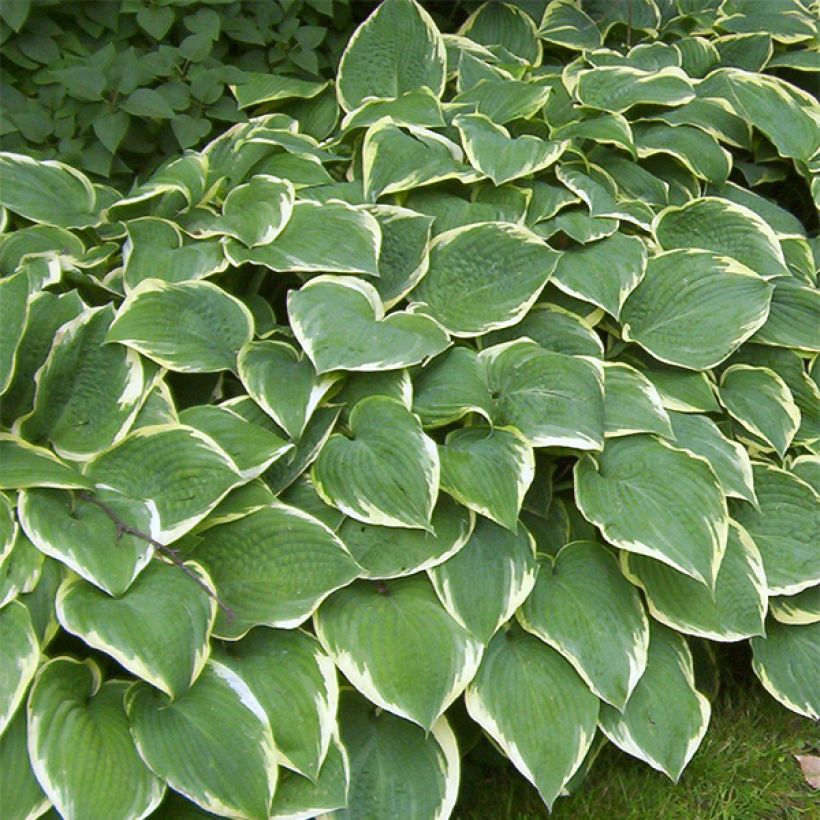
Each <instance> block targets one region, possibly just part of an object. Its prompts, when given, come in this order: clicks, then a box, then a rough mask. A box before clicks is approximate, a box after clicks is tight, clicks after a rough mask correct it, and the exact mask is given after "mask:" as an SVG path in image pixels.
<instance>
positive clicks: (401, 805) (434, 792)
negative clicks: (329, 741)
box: [334, 691, 460, 820]
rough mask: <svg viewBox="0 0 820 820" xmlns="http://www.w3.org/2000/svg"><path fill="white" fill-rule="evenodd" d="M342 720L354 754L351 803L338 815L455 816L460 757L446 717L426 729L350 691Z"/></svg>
mask: <svg viewBox="0 0 820 820" xmlns="http://www.w3.org/2000/svg"><path fill="white" fill-rule="evenodd" d="M339 724H340V728H341V739H342V742H343V743H344V746H345V748H346V749H347V750H348V753H349V755H350V775H351V782H350V791H349V793H348V799H347V807H346V808H342V809H340V810H339V811H337V812H334V815H335V816H336V818H338V820H355V819H356V818H359V817H388V816H391V815H393V816H395V817H418V818H422V817H442V818H444V817H449V816H450V815H451V813H452V811H453V809H454V808H455V803H456V798H457V796H458V785H459V773H460V758H459V749H458V746H457V744H456V738H455V735H454V734H453V731H452V730H451V729H450V725H449V724H448V723H447V719H446V718H444V717H442V718H439V719H438V721H436V723H435V724H434V725H433V728H432V730H431V731H430V732H424V731H423V730H422V729H420V728H419V727H418V726H414V725H413V724H412V723H408V722H407V721H406V720H402V719H401V718H397V717H394V716H393V715H391V714H389V713H388V712H382V711H381V710H378V709H376V708H375V707H374V706H372V705H371V704H370V703H368V702H367V701H366V700H365V699H364V698H362V697H359V696H358V695H357V694H356V693H355V692H351V691H347V692H344V693H343V695H342V699H341V704H340V715H339ZM408 784H411V785H410V787H409V788H408Z"/></svg>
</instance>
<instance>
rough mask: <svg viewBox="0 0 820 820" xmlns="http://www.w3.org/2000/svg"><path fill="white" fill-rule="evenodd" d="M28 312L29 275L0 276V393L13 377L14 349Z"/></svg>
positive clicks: (24, 326) (15, 354)
mask: <svg viewBox="0 0 820 820" xmlns="http://www.w3.org/2000/svg"><path fill="white" fill-rule="evenodd" d="M28 313H29V285H28V276H26V274H25V272H24V271H21V272H20V273H17V274H15V275H14V276H9V277H7V278H5V279H0V395H2V394H3V393H4V392H5V391H6V388H7V387H8V386H9V384H11V380H12V378H13V377H14V369H15V359H16V357H17V348H18V346H19V344H20V340H21V339H22V337H23V333H24V332H25V329H26V322H27V321H28Z"/></svg>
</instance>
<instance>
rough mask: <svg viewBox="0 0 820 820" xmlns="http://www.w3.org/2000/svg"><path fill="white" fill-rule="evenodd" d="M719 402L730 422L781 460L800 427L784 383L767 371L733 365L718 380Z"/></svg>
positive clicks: (775, 374) (763, 368)
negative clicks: (734, 420)
mask: <svg viewBox="0 0 820 820" xmlns="http://www.w3.org/2000/svg"><path fill="white" fill-rule="evenodd" d="M720 401H721V404H723V406H724V407H725V408H726V410H727V411H728V412H729V415H730V416H732V418H734V419H737V421H739V422H740V424H741V425H742V426H743V427H745V428H746V429H747V430H748V431H749V432H751V433H753V434H754V435H756V436H760V437H761V438H762V439H763V440H764V441H765V442H766V443H767V444H769V445H770V446H771V447H773V448H774V449H775V450H776V451H777V453H778V454H779V455H780V457H781V458H782V457H783V456H784V455H785V453H786V450H787V449H788V447H789V445H790V444H791V440H792V439H793V438H794V434H795V433H796V432H797V429H798V427H799V426H800V410H799V409H798V407H797V405H796V404H795V403H794V397H793V396H792V394H791V391H790V390H789V388H788V387H787V386H786V383H785V382H784V381H783V379H781V378H780V376H778V375H777V373H775V372H774V371H773V370H769V368H767V367H752V366H751V365H747V364H735V365H732V366H731V367H728V368H726V370H724V371H723V375H722V376H721V377H720Z"/></svg>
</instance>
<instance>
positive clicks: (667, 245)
mask: <svg viewBox="0 0 820 820" xmlns="http://www.w3.org/2000/svg"><path fill="white" fill-rule="evenodd" d="M675 130H677V129H675ZM654 230H655V237H656V238H657V240H658V242H659V243H660V245H661V247H662V248H663V249H664V250H674V249H676V248H695V249H700V250H706V251H712V252H713V253H715V254H718V255H720V256H731V257H733V258H734V259H737V261H738V262H740V263H741V264H742V265H744V266H745V267H746V268H748V269H749V270H751V271H752V272H753V273H755V274H757V275H758V276H761V277H763V278H764V279H771V278H772V277H775V276H786V275H787V274H788V269H787V268H786V263H785V259H784V258H783V251H782V250H781V248H780V245H779V243H778V241H777V237H776V235H775V233H774V231H773V230H772V229H771V228H770V227H769V226H768V224H767V223H766V222H765V221H764V220H763V219H761V217H759V216H758V215H757V214H756V213H754V211H751V210H749V208H747V207H745V206H744V205H740V204H737V203H735V202H730V201H729V200H727V199H719V198H718V197H703V198H701V199H692V200H690V201H689V202H687V203H685V204H684V205H681V206H679V207H671V208H667V209H666V210H664V211H662V212H661V213H660V214H659V215H658V217H657V219H656V220H655V223H654Z"/></svg>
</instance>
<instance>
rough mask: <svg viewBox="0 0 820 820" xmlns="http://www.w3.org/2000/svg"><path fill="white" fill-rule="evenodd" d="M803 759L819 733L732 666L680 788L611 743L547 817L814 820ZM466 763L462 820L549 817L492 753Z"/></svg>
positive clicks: (819, 817)
mask: <svg viewBox="0 0 820 820" xmlns="http://www.w3.org/2000/svg"><path fill="white" fill-rule="evenodd" d="M731 660H733V661H736V660H737V658H736V657H735V658H732V659H731ZM743 660H745V661H748V658H744V659H743ZM724 663H726V660H725V659H724ZM743 666H745V663H744V664H743ZM806 752H809V753H811V752H815V753H818V752H820V727H818V725H817V724H814V723H812V721H810V720H807V719H805V718H801V717H799V716H798V715H795V714H793V713H792V712H789V711H788V710H786V709H784V708H783V707H782V706H780V705H779V704H778V703H777V702H776V701H774V700H773V699H772V698H771V697H770V696H769V695H768V694H767V693H766V692H765V691H764V690H763V688H762V687H761V686H760V685H759V683H758V682H757V680H756V679H754V678H753V677H751V675H749V674H747V673H745V672H736V673H734V674H733V673H732V664H730V665H729V668H728V671H727V670H726V669H724V672H723V680H722V683H721V688H720V691H719V693H718V695H717V698H716V699H715V702H714V703H713V711H712V720H711V723H710V726H709V731H708V733H707V735H706V738H705V740H704V741H703V743H702V745H701V747H700V749H699V750H698V752H697V753H696V754H695V756H694V758H693V759H692V762H691V763H690V764H689V766H688V767H687V769H686V771H685V772H684V773H683V775H682V777H681V779H680V782H679V783H678V784H677V786H676V785H674V784H673V783H672V782H671V781H670V780H669V779H668V778H667V777H666V776H665V775H663V774H661V773H659V772H656V771H655V770H653V769H651V768H650V767H649V766H647V765H646V764H644V763H642V762H641V761H639V760H637V759H635V758H632V757H630V756H628V755H626V754H624V753H623V752H621V751H619V750H618V749H616V748H615V747H614V746H613V745H612V744H607V745H606V746H605V747H604V749H603V750H602V751H601V753H600V755H599V756H598V759H597V760H596V762H595V765H594V766H593V768H592V771H591V772H590V774H589V776H588V777H587V779H586V781H585V782H584V783H583V784H582V785H581V787H580V789H579V790H578V792H577V793H576V794H575V795H573V796H571V797H568V798H560V799H559V800H558V802H557V803H556V805H555V808H554V810H553V813H552V815H551V816H552V817H553V818H557V820H586V819H587V818H589V820H776V819H779V818H784V819H785V818H790V819H791V818H801V819H802V820H808V819H809V818H811V820H820V791H813V790H812V789H811V788H810V787H809V786H808V785H807V784H806V783H805V781H804V780H803V777H802V774H801V772H800V769H799V767H798V765H797V761H795V759H794V757H793V755H794V754H795V753H797V754H799V753H806ZM472 757H473V758H474V759H476V762H472V763H471V762H470V758H468V759H467V761H465V772H464V778H463V786H462V799H461V800H460V807H461V808H460V810H459V811H457V813H456V816H457V817H458V818H460V820H479V818H480V819H481V820H535V818H546V817H549V816H550V815H549V814H548V812H547V810H546V807H545V806H544V804H543V803H542V802H541V800H540V799H539V797H538V794H537V793H536V791H535V789H534V788H532V786H530V784H529V783H528V782H527V781H525V780H524V778H522V777H521V776H520V775H518V774H517V773H516V772H515V771H514V770H513V769H512V768H511V767H510V765H509V764H507V763H506V762H502V760H501V758H500V757H499V756H498V755H497V754H496V753H495V752H494V751H493V750H492V749H491V748H490V747H489V744H487V743H486V742H484V741H482V744H481V746H480V747H479V748H477V749H476V750H475V754H474V755H473V756H472ZM478 761H480V762H478Z"/></svg>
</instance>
